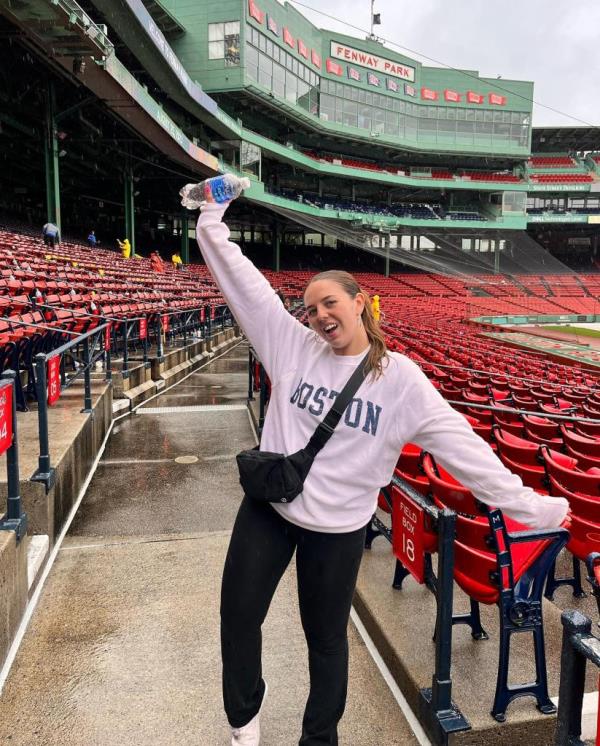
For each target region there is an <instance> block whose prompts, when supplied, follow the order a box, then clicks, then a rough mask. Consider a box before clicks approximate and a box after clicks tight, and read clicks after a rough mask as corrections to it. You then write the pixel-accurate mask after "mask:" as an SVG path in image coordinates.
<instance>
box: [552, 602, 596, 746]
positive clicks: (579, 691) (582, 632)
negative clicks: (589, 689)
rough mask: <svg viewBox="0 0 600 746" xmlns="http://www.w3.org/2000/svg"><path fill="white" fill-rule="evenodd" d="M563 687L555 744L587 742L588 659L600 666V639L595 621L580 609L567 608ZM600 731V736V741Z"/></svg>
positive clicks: (581, 744) (570, 745) (564, 615)
mask: <svg viewBox="0 0 600 746" xmlns="http://www.w3.org/2000/svg"><path fill="white" fill-rule="evenodd" d="M561 621H562V624H563V639H562V652H561V659H560V688H559V691H558V716H557V724H556V736H555V741H554V746H584V742H583V741H582V740H581V738H580V736H581V710H582V707H583V694H584V690H585V669H586V665H587V663H588V662H589V663H591V664H592V665H595V666H597V667H598V668H600V640H599V639H598V638H597V637H595V636H594V635H593V634H592V621H591V619H589V618H588V617H586V616H584V615H583V614H581V613H580V612H579V611H563V613H562V615H561ZM599 739H600V734H598V736H597V738H596V744H598V743H599Z"/></svg>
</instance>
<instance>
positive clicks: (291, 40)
mask: <svg viewBox="0 0 600 746" xmlns="http://www.w3.org/2000/svg"><path fill="white" fill-rule="evenodd" d="M283 41H284V42H285V43H286V44H287V45H288V46H289V47H291V48H292V49H295V48H296V40H295V39H294V37H293V36H292V35H291V34H290V32H289V30H288V29H287V27H286V26H284V27H283Z"/></svg>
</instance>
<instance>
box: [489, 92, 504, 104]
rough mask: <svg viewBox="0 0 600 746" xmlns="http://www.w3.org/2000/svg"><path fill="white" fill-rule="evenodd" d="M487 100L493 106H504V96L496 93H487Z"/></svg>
mask: <svg viewBox="0 0 600 746" xmlns="http://www.w3.org/2000/svg"><path fill="white" fill-rule="evenodd" d="M488 101H489V102H490V104H493V105H495V106H506V96H500V94H498V93H490V94H488Z"/></svg>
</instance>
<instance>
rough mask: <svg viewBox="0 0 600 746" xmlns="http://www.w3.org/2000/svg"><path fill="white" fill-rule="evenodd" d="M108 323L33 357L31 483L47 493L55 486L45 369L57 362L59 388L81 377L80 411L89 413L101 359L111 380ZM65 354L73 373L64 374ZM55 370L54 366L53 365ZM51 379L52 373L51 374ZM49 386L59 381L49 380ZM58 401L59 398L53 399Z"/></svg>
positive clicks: (108, 378)
mask: <svg viewBox="0 0 600 746" xmlns="http://www.w3.org/2000/svg"><path fill="white" fill-rule="evenodd" d="M107 328H108V324H101V325H100V326H97V327H95V328H94V329H91V330H90V331H87V332H85V333H84V334H81V335H79V336H77V337H76V338H75V339H72V340H71V341H70V342H66V343H65V344H63V345H61V346H60V347H57V348H56V349H55V350H52V351H51V352H48V353H43V352H40V353H39V354H38V355H36V356H35V363H34V368H35V390H36V395H37V402H38V436H39V448H40V450H39V456H38V468H37V469H36V471H35V472H34V474H33V476H32V477H31V479H32V481H34V482H42V483H43V484H44V485H45V486H46V490H49V489H50V488H51V487H52V485H53V484H54V469H53V468H52V464H51V460H50V443H49V434H48V398H49V397H48V376H47V366H48V364H49V363H50V361H52V360H53V359H56V358H58V359H59V360H60V366H59V370H60V387H61V388H62V389H66V388H69V386H71V385H72V384H73V383H74V382H75V381H76V380H77V379H79V378H81V376H83V382H84V386H83V409H82V410H81V412H82V413H86V414H88V413H91V412H92V381H91V372H92V366H95V364H96V362H98V361H99V360H101V359H104V363H105V370H106V376H107V380H110V375H111V367H110V345H106V339H105V338H106V329H107ZM66 352H68V353H69V354H70V356H71V358H72V360H73V362H74V370H73V372H72V373H71V375H67V373H66V370H65V353H66ZM53 369H54V366H53ZM53 377H54V374H53ZM52 385H58V381H56V380H52V381H51V386H52ZM56 398H58V396H57V397H56Z"/></svg>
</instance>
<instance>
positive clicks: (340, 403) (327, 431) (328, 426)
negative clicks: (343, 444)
mask: <svg viewBox="0 0 600 746" xmlns="http://www.w3.org/2000/svg"><path fill="white" fill-rule="evenodd" d="M368 357H369V353H367V354H366V355H365V356H364V358H363V359H362V360H361V361H360V363H359V364H358V366H357V367H356V369H355V371H354V373H353V374H352V375H351V376H350V378H349V379H348V381H347V382H346V385H345V386H344V388H343V389H342V390H341V391H340V393H339V394H338V395H337V396H336V397H335V400H334V402H333V404H332V405H331V409H330V410H329V412H327V415H326V416H325V418H324V419H323V421H322V422H320V423H319V425H318V426H317V429H316V430H315V432H314V433H313V434H312V436H311V439H310V440H309V441H308V443H307V445H306V448H305V449H304V450H305V451H307V452H308V453H309V455H310V456H312V458H314V457H315V456H316V455H317V453H318V452H319V451H320V450H321V448H323V446H324V445H325V444H326V443H327V441H328V440H329V438H331V436H332V435H333V431H334V430H335V428H336V425H337V424H338V422H339V421H340V419H341V417H342V415H343V414H344V411H345V410H346V407H347V406H348V404H350V401H351V399H352V397H353V396H354V394H355V393H356V392H357V391H358V389H359V387H360V385H361V383H362V382H363V381H364V380H365V368H366V365H367V358H368Z"/></svg>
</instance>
